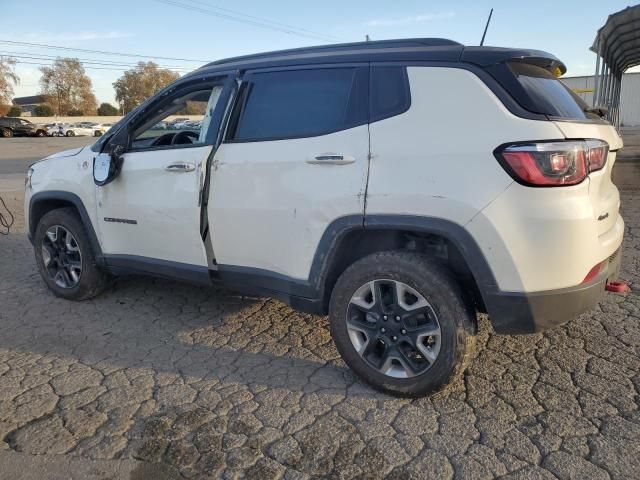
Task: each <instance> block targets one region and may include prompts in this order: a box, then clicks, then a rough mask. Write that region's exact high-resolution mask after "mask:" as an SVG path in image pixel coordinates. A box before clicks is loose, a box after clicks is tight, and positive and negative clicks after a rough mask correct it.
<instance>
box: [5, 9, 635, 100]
mask: <svg viewBox="0 0 640 480" xmlns="http://www.w3.org/2000/svg"><path fill="white" fill-rule="evenodd" d="M178 4H179V5H184V6H187V7H188V8H186V9H185V8H181V7H179V6H177V5H178ZM628 5H632V3H629V2H628V1H619V0H606V1H597V0H579V1H569V0H555V1H549V0H538V1H498V0H493V1H484V0H477V1H440V0H438V1H427V0H422V1H419V0H395V1H388V0H386V1H384V0H351V1H346V0H323V1H321V2H303V1H300V0H298V1H288V0H287V1H278V0H271V1H269V2H265V1H257V0H245V1H241V2H238V1H236V2H222V1H221V0H135V1H134V0H129V1H123V0H111V1H108V2H90V1H86V0H84V1H75V0H67V1H65V2H51V1H42V0H38V1H37V0H0V11H1V12H2V15H1V16H0V55H11V53H13V54H14V55H20V56H21V57H22V58H20V59H19V60H20V61H21V62H31V63H20V64H18V65H17V67H16V73H17V74H18V75H19V77H20V79H21V82H20V84H19V85H18V86H17V88H15V94H16V96H26V95H35V94H37V93H39V79H40V71H39V70H38V68H39V65H35V64H49V63H50V60H47V59H48V58H50V57H55V56H56V55H60V56H71V57H78V58H81V59H83V60H87V61H93V62H95V63H92V64H89V63H87V64H85V65H86V67H89V66H93V67H94V68H91V69H90V68H87V69H86V71H87V74H88V75H89V77H90V78H91V80H92V82H93V86H94V92H95V94H96V97H97V99H98V101H99V102H111V103H114V104H115V100H114V91H113V86H112V84H113V82H114V81H115V80H116V79H117V78H118V77H119V76H120V75H122V73H123V71H124V70H126V69H128V68H131V67H130V66H129V64H131V65H133V64H135V63H136V62H138V61H140V60H151V59H152V58H151V57H157V56H161V57H172V58H175V59H180V60H169V59H156V60H155V61H156V62H157V63H159V64H161V65H164V66H169V67H174V68H179V69H180V70H179V71H180V72H182V73H186V72H188V71H190V70H193V69H195V68H197V67H199V66H201V65H202V64H204V63H205V62H207V61H213V60H217V59H221V58H226V57H230V56H236V55H243V54H248V53H255V52H263V51H270V50H278V49H283V48H295V47H303V46H309V45H319V44H329V43H340V42H352V41H362V40H364V39H365V36H366V35H369V36H370V37H371V39H373V40H382V39H390V38H411V37H443V38H449V39H452V40H456V41H458V42H460V43H463V44H465V45H478V44H479V43H480V38H481V36H482V31H483V29H484V26H485V22H486V19H487V16H488V14H489V10H490V9H491V8H492V7H493V8H494V13H493V18H492V20H491V25H490V26H489V30H488V33H487V37H486V40H485V45H492V46H501V47H522V48H534V49H538V50H545V51H548V52H551V53H553V54H554V55H556V56H557V57H558V58H560V59H561V60H562V61H563V62H564V63H565V64H566V65H567V67H568V71H567V74H566V75H567V76H577V75H590V74H593V72H594V70H595V59H596V57H595V54H593V53H592V52H590V51H589V47H590V46H591V44H592V42H593V39H594V37H595V34H596V31H597V30H598V28H600V27H601V26H602V25H603V24H604V23H605V21H606V18H607V16H608V15H609V14H611V13H614V12H617V11H619V10H621V9H623V8H625V7H626V6H628ZM237 19H241V20H242V21H238V20H237ZM265 25H268V26H269V27H268V28H267V27H265ZM292 27H293V28H292ZM3 41H5V42H6V41H10V42H26V43H31V44H46V45H49V46H59V47H71V48H82V49H89V50H100V51H109V52H117V53H128V54H135V55H141V56H142V57H124V56H115V55H106V54H102V53H88V52H72V51H64V50H56V49H51V48H43V47H35V46H25V45H15V44H8V43H2V42H3ZM25 57H31V58H25ZM143 57H144V58H143ZM105 63H106V64H108V65H105ZM113 63H118V65H113ZM122 64H125V65H122Z"/></svg>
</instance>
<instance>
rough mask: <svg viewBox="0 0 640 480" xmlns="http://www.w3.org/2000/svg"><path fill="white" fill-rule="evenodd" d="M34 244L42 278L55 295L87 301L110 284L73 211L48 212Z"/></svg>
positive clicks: (63, 209)
mask: <svg viewBox="0 0 640 480" xmlns="http://www.w3.org/2000/svg"><path fill="white" fill-rule="evenodd" d="M33 244H34V248H35V256H36V264H37V265H38V270H39V271H40V275H41V276H42V279H43V280H44V282H45V283H46V284H47V287H49V289H50V290H51V291H52V292H53V294H54V295H56V296H58V297H62V298H66V299H69V300H86V299H89V298H91V297H94V296H96V295H97V294H98V293H100V291H102V289H103V288H104V287H105V286H106V285H107V281H108V275H107V274H106V273H105V272H104V271H102V270H100V269H99V268H98V266H97V265H96V262H95V257H94V253H93V250H92V248H91V245H90V243H89V239H88V237H87V234H86V232H85V229H84V227H83V225H82V223H81V222H80V219H79V218H78V216H77V214H76V212H75V210H74V209H72V208H61V209H57V210H52V211H50V212H48V213H46V214H45V215H44V216H43V217H42V219H41V220H40V222H38V226H37V228H36V232H35V235H34V242H33Z"/></svg>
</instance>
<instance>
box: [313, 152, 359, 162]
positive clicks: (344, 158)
mask: <svg viewBox="0 0 640 480" xmlns="http://www.w3.org/2000/svg"><path fill="white" fill-rule="evenodd" d="M355 161H356V159H355V157H352V156H351V155H341V154H338V153H323V154H321V155H316V156H315V157H313V158H311V159H309V160H307V163H311V164H314V165H347V164H349V163H353V162H355Z"/></svg>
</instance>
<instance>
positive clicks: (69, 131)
mask: <svg viewBox="0 0 640 480" xmlns="http://www.w3.org/2000/svg"><path fill="white" fill-rule="evenodd" d="M66 135H67V137H75V135H76V132H74V131H73V130H67V133H66Z"/></svg>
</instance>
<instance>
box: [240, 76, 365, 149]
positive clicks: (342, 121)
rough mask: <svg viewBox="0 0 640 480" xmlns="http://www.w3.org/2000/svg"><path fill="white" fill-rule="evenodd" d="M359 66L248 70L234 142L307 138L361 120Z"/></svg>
mask: <svg viewBox="0 0 640 480" xmlns="http://www.w3.org/2000/svg"><path fill="white" fill-rule="evenodd" d="M360 70H361V69H358V68H327V69H314V70H289V71H282V72H268V73H257V74H254V75H253V76H252V78H251V84H250V89H249V90H248V96H247V99H246V103H245V105H244V108H243V110H242V113H241V116H240V119H239V123H238V126H237V129H236V134H235V137H234V140H236V141H260V140H263V141H264V140H275V139H285V138H300V137H310V136H316V135H324V134H327V133H331V132H336V131H339V130H344V129H346V128H350V127H353V126H356V125H358V124H364V123H366V113H367V112H366V104H363V100H365V101H366V83H365V82H363V81H362V80H363V79H364V80H366V76H362V74H366V71H365V70H364V69H362V72H361V73H362V74H360V75H359V74H358V72H360ZM363 84H364V85H363ZM362 87H364V88H362Z"/></svg>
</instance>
